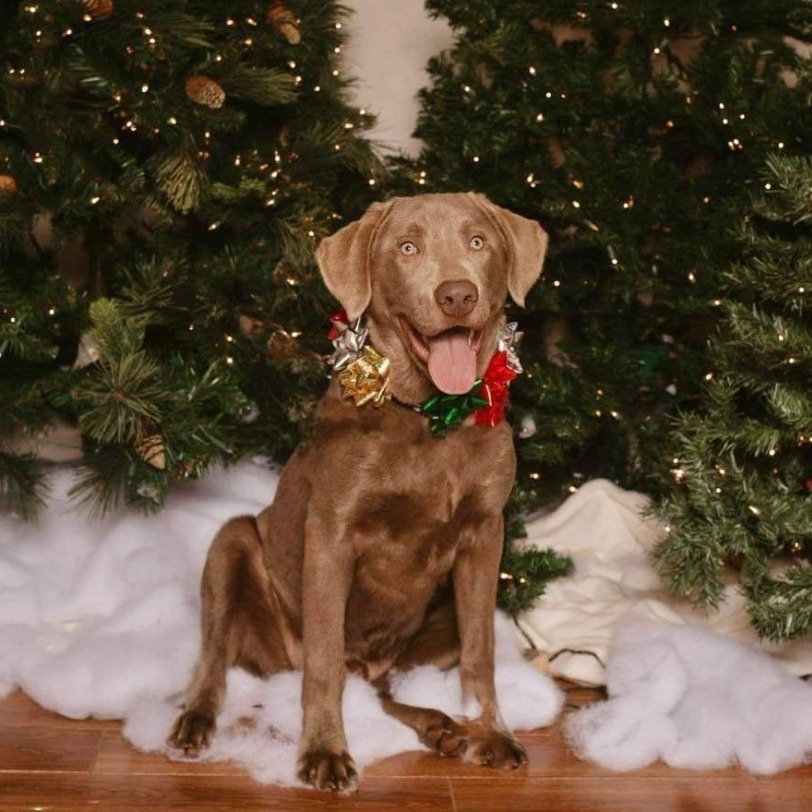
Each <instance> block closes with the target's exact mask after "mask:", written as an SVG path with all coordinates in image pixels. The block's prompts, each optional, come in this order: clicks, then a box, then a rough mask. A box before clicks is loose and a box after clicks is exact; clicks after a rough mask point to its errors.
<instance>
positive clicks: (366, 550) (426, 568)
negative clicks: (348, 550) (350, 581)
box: [351, 429, 513, 578]
mask: <svg viewBox="0 0 812 812" xmlns="http://www.w3.org/2000/svg"><path fill="white" fill-rule="evenodd" d="M506 443H507V446H506V445H505V444H506ZM374 457H375V459H374V461H373V463H372V464H371V465H370V467H369V469H368V470H369V476H366V477H365V478H364V483H363V485H364V488H363V491H362V492H359V493H358V495H357V498H356V499H355V501H354V508H353V511H352V515H351V522H352V526H353V530H354V531H355V534H356V538H357V544H358V545H359V558H360V559H361V563H362V565H363V564H365V563H368V564H369V565H370V568H371V569H377V567H378V566H379V565H382V566H385V567H387V568H388V570H389V577H390V578H391V577H392V576H393V575H395V574H396V573H397V572H403V573H406V572H407V571H415V572H420V573H422V574H423V575H425V576H428V577H429V578H431V577H439V576H442V575H444V574H445V573H446V572H447V571H448V570H449V569H450V567H451V566H452V564H453V560H454V557H455V555H456V553H457V552H458V550H459V549H460V548H461V547H464V546H465V545H466V544H468V543H470V542H471V539H472V537H473V535H474V533H475V531H476V528H477V527H479V526H480V525H481V524H482V523H483V522H484V520H485V519H486V518H488V517H489V516H493V515H495V514H498V513H500V512H501V510H502V507H503V505H504V502H505V500H506V498H507V494H508V492H509V489H510V484H511V483H512V478H513V457H512V446H511V445H510V436H509V433H508V434H507V437H506V436H505V434H504V432H499V431H497V432H493V433H491V432H490V430H482V429H472V430H467V429H464V430H461V431H459V432H457V433H455V434H453V435H451V436H449V437H446V438H442V439H435V438H433V437H430V438H429V439H428V440H422V441H419V442H411V443H406V444H404V443H402V442H398V441H397V440H395V441H393V442H391V443H387V442H383V443H382V447H381V448H380V449H379V453H376V454H375V455H374Z"/></svg>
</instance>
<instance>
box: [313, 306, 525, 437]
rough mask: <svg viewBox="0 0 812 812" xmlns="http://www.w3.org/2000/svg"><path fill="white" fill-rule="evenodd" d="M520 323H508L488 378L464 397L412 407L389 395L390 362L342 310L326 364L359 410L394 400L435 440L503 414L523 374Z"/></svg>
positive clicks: (442, 397) (333, 322) (334, 319)
mask: <svg viewBox="0 0 812 812" xmlns="http://www.w3.org/2000/svg"><path fill="white" fill-rule="evenodd" d="M517 327H518V325H517V323H516V322H510V323H509V324H507V325H505V326H504V327H503V328H502V329H501V330H500V331H499V335H498V337H497V345H496V352H494V354H493V356H492V357H491V360H490V363H489V364H488V368H487V369H486V370H485V374H484V375H483V376H482V377H481V378H479V379H477V380H476V381H475V382H474V385H473V386H472V387H471V389H470V390H469V391H468V392H466V393H465V394H463V395H447V394H445V393H444V392H438V393H437V394H435V395H432V396H431V397H429V398H427V399H426V400H424V401H423V403H408V402H406V401H403V400H400V399H399V398H397V397H395V396H394V395H392V394H391V393H390V392H388V391H387V389H388V386H389V375H390V372H391V368H390V363H389V359H388V358H385V357H384V356H382V355H380V354H379V353H378V352H376V351H375V350H374V349H373V348H372V347H370V346H369V345H368V344H367V338H368V337H369V331H368V330H367V329H366V328H365V327H363V326H362V324H361V319H360V318H358V319H356V320H355V322H354V323H352V324H350V320H349V318H348V317H347V314H346V313H345V312H344V311H343V310H342V311H339V312H338V313H334V314H333V315H332V316H331V317H330V330H329V332H328V333H327V337H328V338H329V339H330V340H331V341H332V342H333V354H332V355H331V356H330V358H329V359H328V360H327V363H328V364H330V366H332V368H333V369H334V370H335V371H336V372H338V373H339V376H338V380H339V383H340V384H341V386H342V389H343V393H344V397H347V398H352V399H353V401H354V402H355V405H356V406H364V405H366V404H367V403H372V405H373V406H374V407H376V408H378V407H380V406H383V404H384V403H386V401H387V400H391V401H392V402H393V403H395V404H396V405H398V406H401V407H402V408H405V409H409V410H410V411H413V412H416V413H417V414H420V415H423V416H425V417H427V418H428V420H429V429H430V431H431V433H432V434H433V435H434V436H435V437H443V436H445V434H446V432H447V431H448V430H449V429H457V428H460V426H462V424H463V423H464V421H465V420H466V419H467V418H468V417H470V416H473V419H474V424H475V425H478V426H495V425H496V424H497V423H499V422H501V421H502V419H503V418H504V416H505V409H507V406H508V399H509V398H508V387H509V385H510V382H511V381H512V380H513V379H514V378H515V377H516V376H517V375H518V374H519V373H521V372H522V365H521V363H520V362H519V356H518V355H517V354H516V345H517V344H518V342H519V341H520V339H521V333H518V332H517V331H516V328H517Z"/></svg>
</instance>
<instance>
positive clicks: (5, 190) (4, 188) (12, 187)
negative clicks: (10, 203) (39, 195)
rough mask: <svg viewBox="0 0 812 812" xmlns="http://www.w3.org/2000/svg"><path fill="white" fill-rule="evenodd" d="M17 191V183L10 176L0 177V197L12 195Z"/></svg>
mask: <svg viewBox="0 0 812 812" xmlns="http://www.w3.org/2000/svg"><path fill="white" fill-rule="evenodd" d="M16 191H17V181H16V180H14V178H12V177H11V175H0V197H6V196H10V195H13V194H14V193H15V192H16Z"/></svg>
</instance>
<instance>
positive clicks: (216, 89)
mask: <svg viewBox="0 0 812 812" xmlns="http://www.w3.org/2000/svg"><path fill="white" fill-rule="evenodd" d="M186 95H187V96H188V97H189V98H190V99H191V100H192V101H193V102H194V103H195V104H202V105H204V106H205V107H211V108H212V109H213V110H218V109H219V108H221V107H222V106H223V103H224V102H225V100H226V94H225V91H224V90H223V88H222V87H220V85H218V84H217V82H215V81H214V79H209V77H208V76H203V74H200V73H199V74H197V75H195V76H190V77H189V78H188V79H187V80H186Z"/></svg>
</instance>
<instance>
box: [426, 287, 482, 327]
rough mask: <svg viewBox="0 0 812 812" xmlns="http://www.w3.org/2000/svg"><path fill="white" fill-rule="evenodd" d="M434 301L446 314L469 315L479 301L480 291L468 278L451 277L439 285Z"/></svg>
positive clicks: (457, 316) (456, 316)
mask: <svg viewBox="0 0 812 812" xmlns="http://www.w3.org/2000/svg"><path fill="white" fill-rule="evenodd" d="M434 301H435V302H437V304H438V305H440V310H442V311H443V313H445V315H446V316H454V317H455V318H459V317H460V316H467V315H468V314H469V313H470V312H471V311H472V310H473V309H474V306H475V305H476V303H477V301H479V291H478V290H477V289H476V285H474V283H473V282H469V281H468V280H467V279H449V280H448V281H447V282H443V283H442V284H441V285H438V287H437V290H435V291H434Z"/></svg>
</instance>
